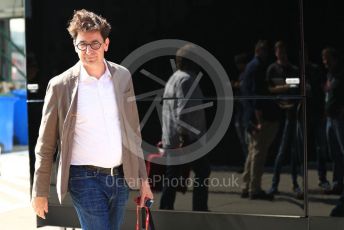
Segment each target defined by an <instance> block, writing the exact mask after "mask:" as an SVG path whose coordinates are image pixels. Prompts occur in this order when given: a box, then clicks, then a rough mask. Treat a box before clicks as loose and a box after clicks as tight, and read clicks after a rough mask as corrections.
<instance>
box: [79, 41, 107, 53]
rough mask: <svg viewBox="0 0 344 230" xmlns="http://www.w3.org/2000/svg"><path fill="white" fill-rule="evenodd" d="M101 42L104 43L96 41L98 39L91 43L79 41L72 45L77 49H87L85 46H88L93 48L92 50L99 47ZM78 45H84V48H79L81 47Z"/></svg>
mask: <svg viewBox="0 0 344 230" xmlns="http://www.w3.org/2000/svg"><path fill="white" fill-rule="evenodd" d="M103 44H104V42H103V43H101V42H98V41H94V42H91V43H86V42H79V43H78V44H74V46H75V47H76V48H78V50H81V51H86V50H87V46H90V47H91V49H93V50H99V49H100V47H102V45H103ZM80 45H84V46H85V48H84V49H81V48H80ZM94 45H96V47H93V46H94Z"/></svg>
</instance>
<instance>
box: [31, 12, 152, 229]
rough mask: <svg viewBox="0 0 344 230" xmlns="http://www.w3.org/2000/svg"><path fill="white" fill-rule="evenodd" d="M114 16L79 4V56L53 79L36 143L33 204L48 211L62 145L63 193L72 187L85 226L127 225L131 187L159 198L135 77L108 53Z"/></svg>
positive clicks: (75, 30)
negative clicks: (144, 143) (151, 179)
mask: <svg viewBox="0 0 344 230" xmlns="http://www.w3.org/2000/svg"><path fill="white" fill-rule="evenodd" d="M110 30H111V26H110V24H109V23H108V22H107V21H106V20H105V19H104V18H102V17H101V16H98V15H96V14H94V13H93V12H90V11H86V10H79V11H75V12H74V15H73V18H72V20H71V21H70V23H69V27H68V31H69V33H70V35H71V37H72V38H73V44H74V46H75V51H76V53H77V54H78V56H79V59H80V61H79V62H78V63H77V64H76V65H74V66H73V67H72V68H70V69H68V70H66V71H65V72H64V73H62V74H60V75H58V76H56V77H54V78H53V79H51V80H50V82H49V85H48V88H47V92H46V96H45V99H44V107H43V114H42V122H41V126H40V130H39V137H38V140H37V145H36V148H35V154H36V163H35V174H34V182H33V188H32V206H33V209H34V210H35V212H36V214H37V215H38V216H39V217H41V218H45V214H46V213H47V212H48V198H47V197H48V195H49V186H50V176H51V169H52V164H53V156H54V153H55V149H56V147H57V148H58V154H59V158H58V159H59V164H58V171H57V184H56V188H57V194H58V198H59V201H60V203H62V201H63V199H64V197H65V195H66V193H67V191H68V190H69V192H70V194H71V197H72V201H73V204H74V206H75V209H76V211H77V214H78V217H79V220H80V224H81V227H82V229H85V230H88V229H91V230H93V229H97V230H102V229H104V230H108V229H120V225H121V223H122V220H123V216H124V210H125V206H126V203H127V200H128V196H129V187H130V188H132V189H138V188H140V189H141V191H140V193H141V197H142V199H141V206H143V201H144V199H143V198H145V197H148V198H153V194H152V192H151V190H150V187H149V184H148V181H147V174H146V168H145V165H144V160H143V153H142V149H141V134H140V131H139V130H140V129H139V117H138V113H137V107H136V103H135V101H134V100H130V98H135V95H134V89H133V84H132V79H131V75H130V73H129V71H128V70H127V69H125V68H124V67H122V66H120V65H117V64H115V63H112V62H109V61H107V60H105V59H104V53H105V52H106V51H107V50H108V48H109V43H110V40H109V38H108V35H109V33H110Z"/></svg>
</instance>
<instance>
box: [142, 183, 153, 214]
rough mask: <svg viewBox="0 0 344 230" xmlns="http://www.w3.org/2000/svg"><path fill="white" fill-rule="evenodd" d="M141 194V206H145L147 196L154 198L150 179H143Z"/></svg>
mask: <svg viewBox="0 0 344 230" xmlns="http://www.w3.org/2000/svg"><path fill="white" fill-rule="evenodd" d="M140 196H141V200H140V207H141V208H142V207H144V206H145V205H144V203H145V198H149V199H153V193H152V191H151V189H150V186H149V183H148V180H144V181H142V184H141V190H140Z"/></svg>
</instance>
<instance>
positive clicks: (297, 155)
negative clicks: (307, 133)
mask: <svg viewBox="0 0 344 230" xmlns="http://www.w3.org/2000/svg"><path fill="white" fill-rule="evenodd" d="M302 142H303V137H302V129H301V123H300V122H299V121H298V120H297V119H296V118H295V117H293V116H291V117H287V118H286V120H285V123H284V128H283V134H282V138H281V143H280V146H279V150H278V154H277V156H276V159H275V163H274V173H273V177H272V188H274V189H277V188H278V185H279V182H280V174H281V169H282V166H283V160H284V158H285V156H286V154H287V149H288V148H289V152H290V153H289V154H290V164H291V178H292V183H293V187H294V188H296V187H299V185H298V182H297V175H298V174H301V172H302V165H301V163H302V161H303V157H302V153H301V152H302ZM301 176H302V174H301Z"/></svg>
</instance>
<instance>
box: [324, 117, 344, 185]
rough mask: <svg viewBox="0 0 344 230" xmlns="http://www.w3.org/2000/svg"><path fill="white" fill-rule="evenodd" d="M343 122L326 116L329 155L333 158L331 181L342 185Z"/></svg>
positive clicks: (343, 170)
mask: <svg viewBox="0 0 344 230" xmlns="http://www.w3.org/2000/svg"><path fill="white" fill-rule="evenodd" d="M343 129H344V122H343V121H342V120H341V119H338V118H330V117H328V118H327V122H326V136H327V141H328V148H329V152H330V156H331V157H332V159H333V163H334V165H333V166H334V168H333V182H334V183H337V184H338V186H343V178H344V169H343V160H344V157H343V155H344V140H343V138H344V133H343V132H344V131H343Z"/></svg>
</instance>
